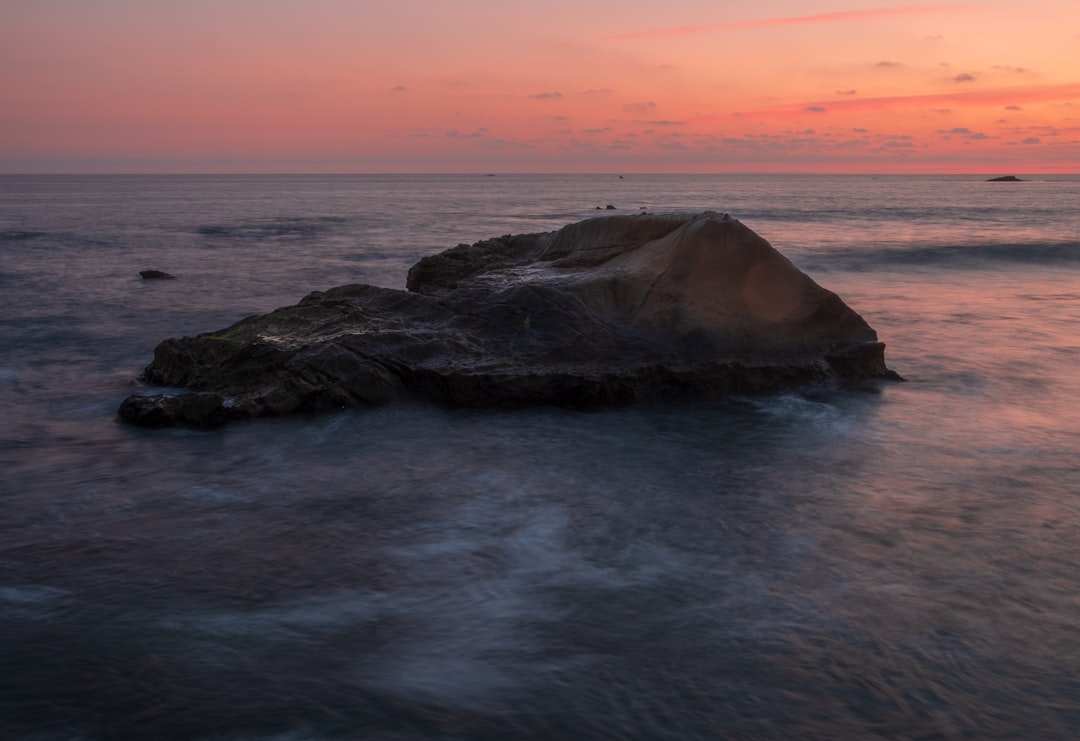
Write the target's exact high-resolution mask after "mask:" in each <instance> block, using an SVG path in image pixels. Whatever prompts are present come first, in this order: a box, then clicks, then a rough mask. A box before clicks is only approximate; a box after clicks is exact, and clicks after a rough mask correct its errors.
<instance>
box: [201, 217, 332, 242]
mask: <svg viewBox="0 0 1080 741" xmlns="http://www.w3.org/2000/svg"><path fill="white" fill-rule="evenodd" d="M345 221H347V219H345V218H342V217H335V216H325V217H320V218H297V219H272V220H266V221H263V220H260V221H253V222H247V223H240V224H207V225H203V226H200V227H196V229H195V233H196V234H202V235H203V236H206V237H220V238H224V239H252V240H277V241H291V240H299V239H313V238H315V237H317V236H320V235H321V234H323V233H324V232H326V231H327V230H328V229H331V228H333V226H335V225H337V224H341V223H343V222H345Z"/></svg>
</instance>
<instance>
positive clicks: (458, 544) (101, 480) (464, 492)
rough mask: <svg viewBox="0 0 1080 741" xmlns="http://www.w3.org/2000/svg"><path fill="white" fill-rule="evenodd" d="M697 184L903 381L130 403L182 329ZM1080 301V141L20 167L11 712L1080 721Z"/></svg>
mask: <svg viewBox="0 0 1080 741" xmlns="http://www.w3.org/2000/svg"><path fill="white" fill-rule="evenodd" d="M609 204H610V205H613V206H615V210H613V211H612V210H608V209H607V208H606V206H607V205H609ZM597 207H599V209H600V210H599V211H598V210H597ZM703 210H715V211H719V212H724V213H730V214H731V215H732V216H733V217H735V218H738V219H740V220H742V221H743V222H744V223H745V224H746V225H747V226H749V227H750V228H751V229H754V230H755V231H757V232H758V233H759V234H761V235H762V236H764V237H765V238H766V239H768V240H770V241H771V242H772V243H773V244H774V245H775V246H776V247H777V248H778V249H779V250H781V251H782V252H783V253H784V254H785V255H787V256H788V257H789V258H790V259H791V260H792V261H793V262H795V264H796V265H798V266H799V267H800V268H802V269H803V270H805V271H806V272H808V273H809V274H810V275H811V276H812V277H813V278H814V279H815V280H817V281H818V282H819V283H821V284H822V285H824V286H825V287H826V288H829V289H831V290H833V291H836V292H837V293H839V294H840V296H841V297H842V298H844V299H845V301H847V303H848V304H850V305H851V306H852V307H853V308H855V309H856V310H857V311H859V312H860V313H861V314H862V315H863V316H864V317H865V318H866V319H867V320H868V321H869V322H870V324H871V325H872V326H874V327H875V329H877V331H878V333H879V335H880V337H881V339H882V340H883V341H885V342H886V343H887V345H888V350H887V353H886V359H887V361H888V363H889V365H890V367H892V368H893V369H895V370H896V371H898V372H899V373H900V374H901V375H903V376H904V377H905V378H906V379H907V380H906V382H904V383H884V382H883V383H876V382H875V383H871V384H863V385H859V386H857V387H854V388H851V387H845V388H840V387H831V386H826V387H822V388H815V389H803V390H798V391H793V392H789V393H781V394H774V395H767V396H758V397H737V398H732V399H727V400H723V401H710V402H696V401H694V400H686V401H682V402H679V403H672V404H663V405H648V406H643V407H621V408H614V409H608V410H593V411H588V412H583V411H574V410H567V409H550V408H539V409H527V410H514V411H491V410H456V409H443V408H437V407H430V406H424V405H420V404H399V405H394V406H386V407H381V408H374V409H355V410H345V411H341V412H337V413H330V414H323V415H318V416H300V417H291V418H283V419H266V420H256V421H252V422H247V423H241V424H235V425H233V426H230V427H228V428H226V429H223V430H217V431H211V432H194V431H185V430H158V431H151V430H145V429H137V428H131V427H127V426H124V425H121V424H118V423H117V422H116V421H115V410H116V408H117V406H118V404H119V403H120V401H121V400H123V398H125V397H126V396H127V395H128V394H130V393H133V392H135V391H137V390H138V387H137V386H133V385H132V384H133V383H134V382H135V379H136V378H137V376H138V374H139V372H140V370H141V369H142V368H143V367H144V366H145V365H146V364H147V363H148V362H149V361H150V359H151V356H152V353H153V348H154V346H155V345H156V344H157V343H158V342H159V341H160V340H162V339H165V338H167V337H173V336H181V335H191V334H196V333H199V332H204V331H212V330H216V329H220V328H222V327H224V326H227V325H228V324H231V323H232V322H234V321H236V320H238V319H241V318H243V317H245V316H248V315H251V314H255V313H263V312H266V311H269V310H271V309H274V308H276V307H278V306H283V305H287V304H292V303H295V302H296V301H298V300H299V299H300V298H302V297H303V296H304V295H305V294H307V293H309V292H311V291H314V290H324V289H326V288H330V287H332V286H335V285H341V284H345V283H371V284H375V285H380V286H386V287H391V288H403V286H404V281H405V274H406V272H407V270H408V268H409V266H410V265H411V264H413V263H414V262H415V261H416V260H418V259H419V258H421V257H423V256H424V255H428V254H433V253H435V252H438V251H440V250H443V249H446V248H449V247H452V246H454V245H456V244H458V243H460V242H472V241H476V240H478V239H483V238H487V237H492V236H499V235H503V234H507V233H524V232H537V231H548V230H552V229H556V228H558V227H560V226H563V225H564V224H566V223H569V222H572V221H577V220H579V219H582V218H587V217H590V216H594V215H597V214H598V213H603V214H605V215H606V214H610V213H618V214H626V213H638V212H640V211H647V212H652V213H660V212H678V213H690V212H697V211H703ZM146 269H157V270H164V271H167V272H169V273H171V274H173V275H174V276H176V280H165V281H148V280H143V279H141V278H140V277H139V271H140V270H146ZM1078 320H1080V178H1077V177H1035V176H1032V177H1031V178H1030V179H1028V180H1027V181H1026V182H1020V183H991V182H985V181H984V178H981V177H971V176H967V177H961V176H952V177H929V176H904V177H899V176H882V177H870V176H844V177H840V176H830V177H818V176H775V175H773V176H644V175H630V174H627V175H625V176H623V177H618V176H615V175H606V176H510V175H498V176H482V175H477V176H333V177H317V176H282V177H270V176H236V177H229V176H212V177H210V176H207V177H196V176H170V177H150V176H131V177H124V176H112V177H104V176H103V177H89V176H87V177H83V176H71V177H66V176H64V177H61V176H33V177H32V176H0V737H3V738H13V739H14V738H17V739H38V740H50V741H51V740H52V739H87V740H93V739H143V738H146V739H150V738H154V739H164V738H177V739H221V740H230V741H232V740H236V741H241V740H243V741H248V740H256V739H323V738H326V739H354V738H355V739H361V738H363V739H488V738H490V739H495V738H499V739H506V738H514V739H547V738H572V739H698V738H722V739H724V738H732V739H743V738H746V739H758V738H761V739H791V738H819V739H832V738H861V739H862V738H888V739H895V738H919V739H933V738H943V739H951V738H967V739H1014V738H1027V739H1059V738H1060V739H1068V738H1075V737H1077V736H1080V372H1078V371H1077V366H1078V362H1080V338H1078V336H1077V329H1076V328H1077V323H1078Z"/></svg>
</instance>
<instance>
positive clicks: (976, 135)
mask: <svg viewBox="0 0 1080 741" xmlns="http://www.w3.org/2000/svg"><path fill="white" fill-rule="evenodd" d="M937 133H939V134H944V135H946V136H954V135H955V136H962V137H963V138H965V139H975V140H979V139H988V138H989V137H988V136H987V135H986V134H984V133H982V132H981V131H972V130H971V129H969V128H967V127H966V126H957V127H956V128H952V129H938V132H937Z"/></svg>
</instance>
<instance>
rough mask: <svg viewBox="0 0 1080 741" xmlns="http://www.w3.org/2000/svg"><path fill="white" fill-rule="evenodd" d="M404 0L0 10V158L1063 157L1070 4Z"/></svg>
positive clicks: (1073, 105) (1077, 154)
mask: <svg viewBox="0 0 1080 741" xmlns="http://www.w3.org/2000/svg"><path fill="white" fill-rule="evenodd" d="M406 5H408V6H409V7H407V8H406V7H400V8H399V7H397V6H390V5H388V4H379V5H377V6H376V7H375V8H374V9H372V8H366V9H361V8H359V7H358V6H357V5H356V4H353V3H348V2H344V0H311V2H309V3H305V4H297V3H286V2H281V1H280V0H261V1H260V2H255V0H229V1H228V2H222V3H219V4H211V3H208V2H193V3H189V4H185V5H176V6H169V7H168V8H165V7H164V6H157V5H154V6H153V7H151V6H150V5H148V4H145V3H141V2H139V1H138V0H98V1H97V2H95V3H94V5H93V7H92V8H90V7H88V6H85V7H84V6H79V5H72V6H71V7H69V8H66V9H65V12H64V13H60V12H59V11H58V10H57V6H56V5H55V4H48V3H41V4H30V3H25V4H17V5H16V6H14V7H9V8H7V9H6V10H5V11H4V12H5V16H6V18H5V24H4V25H3V26H0V172H76V171H78V172H90V171H103V172H122V171H133V172H135V171H138V172H150V171H158V172H170V171H175V172H238V171H245V172H247V171H250V172H625V173H629V172H682V171H685V172H753V171H757V172H877V173H888V172H898V173H899V172H974V173H998V174H1000V173H1002V172H1014V171H1015V172H1022V173H1029V174H1031V173H1039V172H1047V173H1052V172H1057V173H1067V172H1073V173H1076V172H1080V65H1078V64H1077V63H1076V62H1075V51H1074V49H1075V48H1076V44H1077V42H1078V41H1080V6H1077V5H1076V4H1075V3H1074V2H1072V0H1041V1H1037V2H1036V3H1030V2H1028V3H1021V2H1019V0H1015V1H1014V0H983V2H980V3H978V4H956V3H941V4H929V5H928V4H920V5H904V6H898V5H895V4H889V3H886V2H875V1H874V0H849V2H845V3H843V4H842V5H840V6H838V7H836V8H833V9H829V8H824V9H823V8H821V7H819V6H818V7H813V8H811V7H810V6H811V4H810V3H807V2H801V1H800V0H761V2H759V3H757V4H755V6H754V7H753V8H738V9H729V10H726V11H720V10H718V9H717V8H716V7H715V4H714V3H711V2H708V1H707V0H685V2H683V3H681V4H680V5H679V7H674V8H669V9H666V10H665V20H666V21H667V22H666V23H665V24H664V25H663V26H659V25H658V24H656V22H655V12H654V8H653V6H650V5H645V4H643V3H635V2H633V1H632V0H630V1H627V0H623V2H620V3H615V2H614V0H602V1H598V2H597V3H594V4H590V5H589V6H588V7H586V8H582V7H579V5H578V4H573V3H570V2H568V1H567V0H549V2H547V3H545V4H543V5H540V4H525V5H522V6H520V9H518V8H516V9H515V13H514V14H513V17H510V16H504V15H502V14H500V13H497V12H495V7H494V6H493V5H491V4H490V2H486V1H485V0H462V2H461V3H457V4H454V5H453V7H450V6H449V4H445V3H436V2H434V1H433V0H415V2H413V3H410V4H406ZM650 28H651V29H652V30H650ZM590 39H591V40H590Z"/></svg>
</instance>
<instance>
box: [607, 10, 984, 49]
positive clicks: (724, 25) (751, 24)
mask: <svg viewBox="0 0 1080 741" xmlns="http://www.w3.org/2000/svg"><path fill="white" fill-rule="evenodd" d="M968 7H969V6H966V5H948V4H942V5H906V6H901V7H895V8H869V9H866V10H840V11H834V12H832V13H817V14H815V15H799V16H786V17H781V18H757V19H752V20H746V21H725V22H720V23H703V24H699V25H694V26H675V27H672V28H655V29H650V30H647V31H634V32H632V33H621V34H616V35H614V36H608V37H607V38H608V40H609V41H646V40H650V39H668V38H677V37H680V36H694V35H697V34H703V33H714V32H717V31H736V30H741V29H746V28H768V27H770V26H797V25H806V24H811V23H837V22H845V21H865V20H876V19H879V18H891V17H895V16H901V15H917V14H923V13H938V12H943V11H950V10H966V9H967V8H968Z"/></svg>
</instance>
